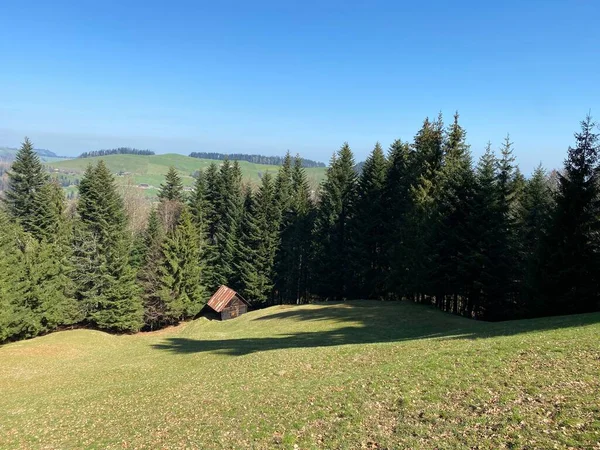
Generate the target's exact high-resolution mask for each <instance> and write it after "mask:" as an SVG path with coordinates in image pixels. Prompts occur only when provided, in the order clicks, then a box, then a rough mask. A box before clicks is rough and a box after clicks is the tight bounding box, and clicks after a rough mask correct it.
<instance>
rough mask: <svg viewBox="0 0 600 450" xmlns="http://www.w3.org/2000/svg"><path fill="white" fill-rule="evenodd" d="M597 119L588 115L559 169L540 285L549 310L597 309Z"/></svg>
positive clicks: (599, 221) (599, 214)
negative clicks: (554, 204) (560, 171)
mask: <svg viewBox="0 0 600 450" xmlns="http://www.w3.org/2000/svg"><path fill="white" fill-rule="evenodd" d="M595 126H596V124H595V122H593V121H592V118H591V117H590V116H589V115H588V116H587V117H586V118H585V120H584V121H582V122H581V131H580V132H579V133H576V134H575V141H576V146H575V147H569V151H568V156H567V159H566V160H565V167H564V172H563V173H561V174H559V186H558V192H557V195H556V214H555V217H554V219H553V224H552V230H551V232H550V238H549V241H548V243H547V245H548V253H549V254H548V258H547V261H548V264H547V267H546V271H545V272H546V275H545V280H544V282H543V285H544V286H545V288H546V289H545V290H544V294H545V296H546V298H547V299H548V300H549V302H548V303H549V305H548V309H547V310H546V312H547V313H548V314H566V313H582V312H588V311H594V310H597V309H598V307H599V304H598V294H599V291H600V289H599V285H600V276H599V274H600V237H599V236H600V203H599V201H600V198H599V189H600V185H599V179H598V157H599V151H600V145H599V143H598V137H599V136H598V134H597V133H594V128H595Z"/></svg>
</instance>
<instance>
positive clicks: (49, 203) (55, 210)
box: [29, 182, 65, 242]
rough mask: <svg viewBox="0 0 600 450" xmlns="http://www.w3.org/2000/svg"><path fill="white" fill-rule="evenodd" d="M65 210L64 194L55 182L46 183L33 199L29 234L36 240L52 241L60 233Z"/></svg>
mask: <svg viewBox="0 0 600 450" xmlns="http://www.w3.org/2000/svg"><path fill="white" fill-rule="evenodd" d="M64 209H65V194H64V192H63V190H62V187H61V186H60V185H59V184H58V183H56V182H46V183H44V184H43V185H42V186H41V187H40V189H39V190H38V191H37V192H36V194H35V196H34V198H33V206H32V214H31V219H30V221H29V228H30V231H31V233H32V234H33V235H34V236H35V237H37V238H38V239H45V240H46V241H48V242H51V241H53V240H54V239H55V238H56V237H57V236H58V234H59V232H60V227H61V224H62V223H63V211H64Z"/></svg>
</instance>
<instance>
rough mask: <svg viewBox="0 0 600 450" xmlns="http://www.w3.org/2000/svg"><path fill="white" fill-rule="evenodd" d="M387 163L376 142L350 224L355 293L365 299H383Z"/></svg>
mask: <svg viewBox="0 0 600 450" xmlns="http://www.w3.org/2000/svg"><path fill="white" fill-rule="evenodd" d="M387 171H388V163H387V160H386V157H385V154H384V153H383V149H382V148H381V145H380V144H379V142H378V143H377V144H376V145H375V148H374V149H373V151H372V152H371V154H370V155H369V157H368V158H367V160H366V161H365V164H364V166H363V169H362V172H361V174H360V177H359V179H358V183H357V199H356V207H355V211H354V219H353V222H352V227H351V233H352V247H353V256H352V261H353V262H354V263H355V267H354V270H353V272H354V274H355V285H356V288H357V294H358V295H360V296H361V297H366V298H381V297H384V296H385V279H386V275H387V259H386V254H385V252H386V243H385V231H386V230H385V223H386V216H387V205H386V204H385V201H384V193H385V185H386V177H387Z"/></svg>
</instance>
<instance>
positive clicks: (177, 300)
mask: <svg viewBox="0 0 600 450" xmlns="http://www.w3.org/2000/svg"><path fill="white" fill-rule="evenodd" d="M199 242H200V239H199V237H198V230H197V228H196V226H195V225H194V223H193V222H192V215H191V213H190V211H189V209H188V208H187V207H185V208H183V210H182V211H181V215H180V217H179V222H178V223H177V227H176V228H175V231H174V232H173V233H172V234H170V235H167V237H166V239H165V240H164V242H163V245H162V260H163V264H162V266H161V268H160V275H161V276H160V285H161V294H160V296H161V299H162V302H163V303H164V305H165V318H166V319H167V320H169V321H171V322H177V321H179V320H183V319H186V318H190V317H194V316H195V315H196V314H198V313H199V312H200V310H201V309H202V307H203V306H204V304H205V302H206V298H205V297H206V296H205V290H204V286H203V283H202V281H203V280H202V266H201V265H200V246H199Z"/></svg>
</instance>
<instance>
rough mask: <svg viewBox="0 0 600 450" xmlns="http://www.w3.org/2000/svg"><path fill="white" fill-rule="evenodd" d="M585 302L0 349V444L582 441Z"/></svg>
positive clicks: (595, 432)
mask: <svg viewBox="0 0 600 450" xmlns="http://www.w3.org/2000/svg"><path fill="white" fill-rule="evenodd" d="M599 344H600V314H587V315H578V316H569V317H554V318H544V319H535V320H523V321H513V322H504V323H495V324H490V323H485V322H476V321H470V320H468V319H464V318H460V317H455V316H452V315H448V314H444V313H441V312H439V311H437V310H435V309H431V308H428V307H424V306H420V305H414V304H410V303H404V302H402V303H400V302H399V303H382V302H368V301H356V302H348V303H337V304H335V303H334V304H315V305H308V306H279V307H273V308H268V309H265V310H260V311H255V312H251V313H248V314H246V315H244V316H242V317H240V318H238V319H234V320H231V321H228V322H217V321H208V320H207V319H203V318H201V319H199V320H196V321H193V322H190V323H186V324H183V325H181V326H179V327H175V328H170V329H166V330H162V331H159V332H154V333H140V334H137V335H125V336H114V335H110V334H106V333H102V332H99V331H91V330H72V331H63V332H57V333H54V334H51V335H48V336H44V337H40V338H36V339H32V340H29V341H24V342H17V343H12V344H7V345H5V346H3V347H1V348H0V361H1V364H0V392H1V393H2V395H1V396H0V448H2V449H8V448H48V449H67V448H97V449H104V448H169V449H173V448H232V449H233V448H277V447H280V448H300V449H306V448H445V449H447V448H567V447H571V448H598V447H599V446H600V396H599V394H600V345H599Z"/></svg>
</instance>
